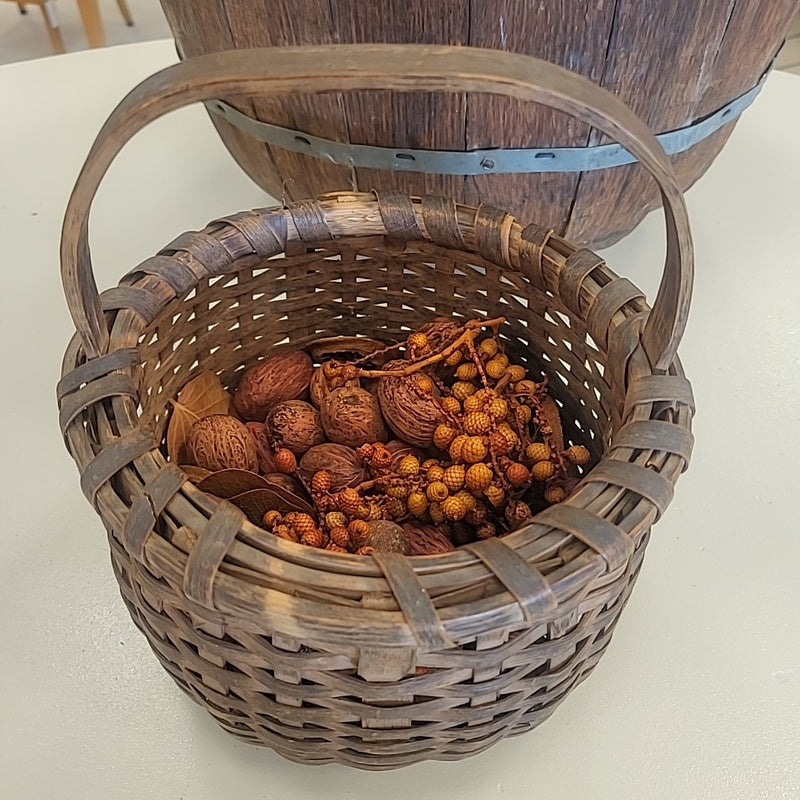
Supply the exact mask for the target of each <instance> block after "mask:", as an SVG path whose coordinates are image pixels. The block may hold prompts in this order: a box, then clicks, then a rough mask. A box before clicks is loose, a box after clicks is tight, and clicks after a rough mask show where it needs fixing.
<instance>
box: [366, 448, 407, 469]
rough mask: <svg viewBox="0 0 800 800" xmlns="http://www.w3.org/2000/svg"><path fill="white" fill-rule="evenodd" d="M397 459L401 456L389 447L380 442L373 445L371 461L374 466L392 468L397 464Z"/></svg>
mask: <svg viewBox="0 0 800 800" xmlns="http://www.w3.org/2000/svg"><path fill="white" fill-rule="evenodd" d="M409 447H410V446H409ZM395 460H399V458H398V457H397V456H396V455H395V454H394V453H392V451H391V450H389V448H388V447H384V446H383V445H382V444H380V443H379V442H376V443H375V444H373V445H372V458H371V459H370V461H371V463H372V466H373V467H374V468H376V469H378V470H382V469H391V468H392V467H393V466H394V464H395Z"/></svg>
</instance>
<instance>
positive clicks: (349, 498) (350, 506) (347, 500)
mask: <svg viewBox="0 0 800 800" xmlns="http://www.w3.org/2000/svg"><path fill="white" fill-rule="evenodd" d="M334 501H335V502H336V505H337V506H338V508H339V509H340V510H341V511H344V513H345V514H352V513H354V512H355V511H356V509H357V508H358V506H359V503H361V496H360V495H359V493H358V492H357V491H356V490H355V489H352V488H349V487H348V488H347V489H342V490H341V491H340V492H337V493H336V494H335V495H334Z"/></svg>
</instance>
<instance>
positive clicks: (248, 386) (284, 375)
mask: <svg viewBox="0 0 800 800" xmlns="http://www.w3.org/2000/svg"><path fill="white" fill-rule="evenodd" d="M313 371H314V366H313V364H312V363H311V358H310V356H309V355H308V353H306V352H304V351H303V350H283V351H281V352H279V353H275V354H274V355H271V356H267V357H266V358H265V359H263V360H261V361H259V362H258V363H257V364H254V365H253V366H252V367H250V368H249V369H247V370H245V372H244V374H243V375H242V378H241V380H240V381H239V385H238V386H237V387H236V391H235V392H234V395H233V404H234V406H235V407H236V410H237V411H238V412H239V414H241V415H242V417H243V418H244V419H249V420H257V421H261V420H263V419H265V418H266V416H267V412H268V411H269V410H270V409H271V408H272V407H273V406H275V405H277V404H278V403H280V402H282V401H284V400H297V399H299V398H301V397H303V395H304V394H305V393H306V391H307V390H308V384H309V382H310V380H311V374H312V372H313Z"/></svg>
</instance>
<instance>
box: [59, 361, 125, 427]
mask: <svg viewBox="0 0 800 800" xmlns="http://www.w3.org/2000/svg"><path fill="white" fill-rule="evenodd" d="M122 395H125V396H127V397H138V391H137V389H136V386H135V384H134V383H133V381H132V380H131V379H130V377H128V376H127V375H125V374H123V373H121V372H112V373H110V374H108V375H103V376H101V377H99V378H97V379H95V380H93V381H92V382H91V383H87V384H86V385H85V386H84V387H83V388H82V389H78V390H77V391H75V392H73V393H72V394H71V395H69V396H68V397H64V398H63V399H62V401H61V408H60V409H59V412H58V424H59V426H60V428H61V433H62V434H63V433H66V432H67V428H68V427H69V426H70V423H71V422H72V421H73V420H74V419H75V418H76V417H77V416H78V415H79V414H80V413H81V412H82V411H84V410H85V409H87V408H89V407H90V406H92V405H94V404H95V403H98V402H100V401H101V400H105V399H107V398H109V397H117V396H122Z"/></svg>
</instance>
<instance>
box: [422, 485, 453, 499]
mask: <svg viewBox="0 0 800 800" xmlns="http://www.w3.org/2000/svg"><path fill="white" fill-rule="evenodd" d="M425 494H426V495H427V497H428V500H430V501H431V502H438V503H441V501H442V500H444V499H445V498H446V497H448V496H449V494H450V490H449V489H448V488H447V485H446V484H444V483H442V482H441V481H434V482H433V483H429V484H428V488H427V489H426V490H425Z"/></svg>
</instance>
